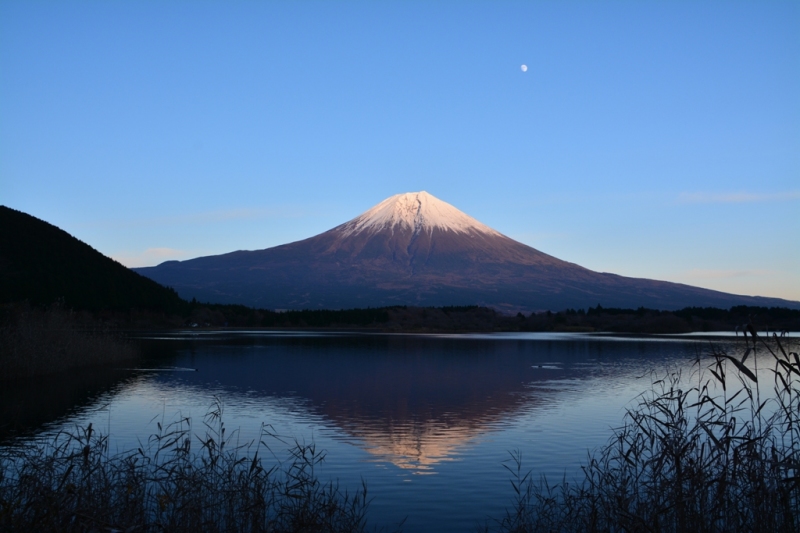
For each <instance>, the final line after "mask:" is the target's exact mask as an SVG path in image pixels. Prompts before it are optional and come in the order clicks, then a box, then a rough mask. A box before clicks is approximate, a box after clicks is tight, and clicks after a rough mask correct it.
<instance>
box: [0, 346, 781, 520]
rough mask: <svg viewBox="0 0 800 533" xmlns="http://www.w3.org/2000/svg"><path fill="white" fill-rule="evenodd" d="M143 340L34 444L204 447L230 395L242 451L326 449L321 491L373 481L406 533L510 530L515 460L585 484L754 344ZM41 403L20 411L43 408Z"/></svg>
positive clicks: (232, 426) (230, 423)
mask: <svg viewBox="0 0 800 533" xmlns="http://www.w3.org/2000/svg"><path fill="white" fill-rule="evenodd" d="M140 342H141V343H142V344H143V346H145V348H146V349H147V350H148V351H149V352H151V353H154V354H155V353H157V354H158V357H157V358H155V357H154V358H153V359H152V360H148V361H147V362H145V363H144V364H143V365H142V368H141V369H138V370H131V371H128V372H125V373H122V374H118V375H117V376H116V377H115V378H114V379H112V380H111V381H108V380H106V381H104V382H103V383H106V385H104V386H89V385H83V384H82V385H80V386H81V387H82V388H81V390H82V391H83V390H85V391H88V392H86V393H85V394H84V395H83V396H81V395H80V394H74V393H73V394H72V396H69V399H67V400H61V401H64V402H67V404H65V405H68V406H69V407H68V408H65V409H64V410H63V412H61V413H55V414H53V413H50V414H42V413H39V414H37V416H39V418H37V419H36V420H35V421H34V422H29V423H30V424H34V425H35V430H34V434H35V435H37V436H46V435H50V434H52V433H54V432H56V431H58V430H60V429H64V428H67V429H70V428H74V427H75V426H76V425H78V426H85V425H86V424H88V423H89V422H92V423H93V424H94V426H95V427H96V428H98V429H100V430H101V431H103V432H106V433H108V434H110V447H111V451H112V452H113V451H122V450H128V449H133V448H136V447H138V446H139V445H140V443H142V442H145V441H146V440H147V438H148V436H149V435H151V434H153V433H155V432H156V424H157V423H161V424H162V425H164V424H167V423H170V422H173V421H176V420H179V419H180V418H181V417H190V418H191V419H192V424H193V427H194V430H195V433H201V434H202V432H203V426H202V420H203V415H204V414H205V413H206V412H207V411H208V409H209V407H210V406H211V405H212V403H213V401H214V398H215V397H218V398H219V399H220V400H221V401H222V403H223V405H224V422H225V425H226V428H227V431H228V432H229V434H230V432H236V434H235V439H237V441H238V442H239V443H247V442H250V441H253V440H256V441H257V440H258V438H259V435H260V432H261V430H262V424H268V425H269V426H270V431H272V432H274V433H276V434H278V435H282V436H284V437H286V438H285V439H284V441H285V442H286V443H287V444H283V443H281V442H280V441H278V440H271V441H270V446H271V447H272V448H273V450H274V451H275V452H276V454H277V455H278V456H281V455H282V453H283V451H284V450H285V449H286V448H288V446H289V444H290V443H291V442H292V441H293V439H297V440H298V441H301V442H306V443H309V442H312V441H313V442H314V443H315V444H316V446H317V448H319V449H324V450H325V451H326V452H327V456H326V459H325V461H324V462H323V463H322V465H321V467H320V469H319V470H318V474H319V475H320V477H321V478H322V479H324V480H327V479H338V480H339V482H340V484H341V486H342V487H349V488H352V489H353V490H355V489H357V488H358V487H359V486H360V483H361V480H362V479H363V480H364V481H366V483H367V487H368V489H369V494H370V496H371V497H372V498H374V499H373V500H372V504H371V506H370V511H369V521H370V524H371V525H375V526H379V527H385V528H386V529H387V530H391V529H392V527H393V526H394V525H395V524H397V523H399V522H401V521H402V520H403V519H404V518H405V519H406V522H405V524H404V526H403V530H404V531H407V532H412V533H413V532H429V531H430V532H434V531H435V532H447V531H453V532H455V531H472V530H474V529H475V526H476V525H478V524H481V523H483V522H484V521H485V520H486V519H487V518H489V517H494V518H500V517H501V516H502V514H503V511H504V508H505V507H506V506H507V505H509V504H510V502H511V497H512V489H511V484H510V483H509V481H508V479H509V477H508V474H507V472H506V471H505V470H504V469H503V462H504V461H507V460H508V459H509V457H510V455H509V452H510V451H515V450H518V451H519V452H520V453H521V454H522V458H523V461H524V468H525V469H530V470H532V471H533V472H534V475H536V476H538V475H540V474H543V475H547V476H548V478H549V479H550V480H552V481H559V480H561V478H562V477H564V476H566V477H567V478H568V479H570V478H572V477H575V476H576V475H577V474H578V473H579V466H580V464H581V463H583V462H584V461H585V459H586V456H587V451H588V450H590V449H594V448H596V447H598V446H600V445H602V444H604V443H605V442H606V440H607V439H608V438H609V436H610V435H611V432H610V428H612V427H616V426H619V425H620V423H621V422H622V418H623V414H624V411H625V408H626V407H628V406H631V405H632V402H633V401H634V400H635V398H636V397H637V395H639V394H640V393H642V392H643V391H645V390H647V389H649V387H650V384H651V383H652V381H653V380H654V379H656V378H660V377H663V376H664V375H665V373H666V372H668V371H676V370H679V371H681V372H683V374H684V375H685V376H687V377H688V376H689V375H690V374H691V373H692V370H693V366H692V364H693V362H694V361H695V360H696V358H697V356H698V354H701V355H703V356H704V357H707V356H708V354H709V352H710V346H709V345H710V344H711V343H716V344H718V345H721V346H722V347H725V348H726V349H728V350H729V352H730V353H737V350H739V349H740V348H741V347H743V345H741V342H742V341H741V339H736V338H730V337H728V338H696V337H680V336H673V337H653V336H647V337H643V336H639V337H635V336H614V335H587V334H535V333H529V334H471V335H468V334H464V335H398V334H358V333H307V332H264V331H244V332H235V333H231V332H200V333H196V332H179V333H174V334H163V333H162V334H158V335H145V336H142V338H141V339H140ZM708 364H710V362H704V364H703V365H702V366H707V365H708ZM760 366H763V367H764V368H766V367H767V366H768V360H766V359H765V362H764V363H763V365H762V364H760ZM654 376H655V377H654ZM82 379H86V378H85V376H84V377H83V378H82ZM61 380H62V381H63V380H64V378H61ZM75 382H76V383H78V382H79V380H77V379H76V381H75ZM81 383H82V382H81ZM52 389H53V390H56V389H57V387H55V386H53V387H52ZM53 394H55V393H53ZM22 396H23V393H22V392H20V391H18V392H16V393H15V392H13V391H11V392H9V391H6V392H5V393H4V397H3V398H0V399H2V400H3V401H4V402H5V403H8V402H12V404H13V402H14V401H17V398H20V397H22ZM40 396H41V397H42V398H43V400H42V401H45V400H46V399H47V398H48V396H47V395H46V394H41V395H40ZM62 396H63V394H62ZM19 401H22V400H19ZM26 401H28V402H29V403H27V404H25V406H26V407H19V408H18V409H17V410H18V411H19V410H28V411H31V412H33V411H35V409H32V408H31V407H30V406H31V405H33V404H31V403H30V402H31V400H26ZM37 413H38V411H37ZM4 416H5V415H4ZM48 417H49V418H48ZM22 425H24V424H22ZM26 438H30V437H29V436H28V437H26Z"/></svg>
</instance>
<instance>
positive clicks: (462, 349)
mask: <svg viewBox="0 0 800 533" xmlns="http://www.w3.org/2000/svg"><path fill="white" fill-rule="evenodd" d="M239 342H240V343H245V344H246V343H252V344H255V345H254V346H251V347H243V346H237V347H230V346H228V347H224V346H219V345H214V344H215V343H208V344H203V343H198V344H195V345H194V347H193V352H194V353H193V354H192V355H188V354H187V352H183V354H182V355H181V356H179V358H178V359H177V360H176V362H175V364H177V365H178V366H189V367H196V368H198V372H196V373H185V374H180V375H175V374H172V375H169V376H167V375H165V376H164V377H165V378H166V379H180V380H181V381H184V382H186V383H187V384H191V383H193V382H194V383H196V384H197V385H201V384H205V383H208V381H209V380H214V381H216V382H217V384H215V386H222V387H223V388H224V389H225V390H226V391H231V392H233V391H239V392H237V393H235V394H239V393H241V394H244V395H245V396H246V397H247V400H246V401H247V402H258V399H257V398H258V397H259V396H273V397H274V396H277V397H284V398H286V397H290V398H294V399H295V401H293V402H291V403H292V405H293V406H294V409H298V410H300V411H301V416H302V411H306V412H307V413H309V414H312V415H317V416H322V417H323V418H324V419H327V420H329V421H330V422H331V423H332V424H333V425H334V426H336V427H337V428H339V429H341V430H342V431H344V432H345V433H346V434H348V435H350V436H352V437H354V438H355V439H357V440H358V441H359V444H358V445H359V446H361V447H363V448H364V449H365V450H367V451H368V452H369V453H371V454H373V455H374V456H375V458H376V460H379V461H388V462H391V463H393V464H395V465H396V466H398V467H400V468H404V469H411V470H413V471H415V472H419V473H422V472H425V471H429V470H430V469H431V467H432V466H433V465H435V464H437V463H439V462H441V461H444V460H448V459H450V458H452V457H453V456H454V455H456V454H457V453H458V450H459V448H461V447H463V446H464V445H465V444H467V443H469V442H470V441H472V440H474V439H475V438H477V437H480V436H481V435H483V434H486V433H487V432H490V431H493V430H494V429H499V428H502V427H503V426H504V424H506V422H507V421H508V420H509V418H513V417H515V416H518V415H520V414H522V413H524V412H527V411H528V410H529V409H531V408H536V407H537V406H541V405H544V404H546V403H549V402H552V401H555V400H556V396H554V394H557V392H555V391H549V392H547V393H543V392H542V390H541V389H539V388H538V387H537V391H536V393H532V389H531V387H532V386H535V385H537V384H544V383H545V382H547V381H549V380H553V379H559V380H562V379H565V378H570V377H576V376H577V374H576V370H575V369H574V368H572V369H571V367H570V366H569V365H567V366H565V365H563V364H561V363H559V364H556V365H546V364H544V365H543V367H542V368H540V367H539V365H542V364H543V363H546V362H549V361H551V359H552V358H554V357H555V358H559V357H562V358H563V355H564V354H565V353H567V354H569V353H570V351H571V352H572V353H574V354H576V355H580V356H581V357H582V358H585V355H586V350H587V348H586V346H585V343H565V342H563V341H559V342H557V343H553V345H548V344H547V343H540V344H538V345H537V348H536V351H533V350H532V348H531V343H529V342H527V343H526V342H518V341H514V340H509V341H503V342H498V341H497V340H492V341H483V340H480V339H465V338H464V337H460V338H442V337H413V336H390V335H387V336H364V337H340V338H337V337H331V336H325V337H319V338H313V337H311V338H309V337H298V338H276V337H271V338H270V337H259V338H254V339H250V340H240V341H239ZM554 344H557V345H558V347H557V349H556V347H555V346H554ZM548 346H549V347H548ZM550 348H552V351H548V350H550ZM631 349H633V347H631ZM565 350H566V351H565ZM226 352H229V353H226ZM201 386H203V385H201Z"/></svg>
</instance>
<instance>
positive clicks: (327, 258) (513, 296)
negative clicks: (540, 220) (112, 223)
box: [134, 191, 800, 311]
mask: <svg viewBox="0 0 800 533" xmlns="http://www.w3.org/2000/svg"><path fill="white" fill-rule="evenodd" d="M134 270H135V271H137V272H139V273H140V274H142V275H144V276H147V277H149V278H151V279H153V280H155V281H157V282H159V283H161V284H162V285H167V286H169V287H173V288H175V289H176V290H177V291H178V293H179V294H180V295H181V296H182V297H184V298H187V299H191V298H192V297H196V298H197V299H198V300H200V301H210V302H221V303H237V304H244V305H248V306H255V307H261V308H268V309H320V308H322V309H346V308H353V307H380V306H389V305H422V306H442V305H474V304H479V305H484V306H488V307H495V308H498V309H512V310H515V311H516V310H529V311H530V310H543V309H551V310H558V309H565V308H568V307H575V308H587V307H590V306H595V305H597V304H598V303H600V304H602V305H603V306H604V307H625V308H637V307H640V306H644V307H648V308H653V309H680V308H683V307H688V306H699V307H709V306H710V307H724V308H728V307H731V306H732V305H760V306H788V307H797V306H798V305H800V303H798V302H790V301H787V300H781V299H777V298H761V297H753V296H738V295H733V294H726V293H723V292H718V291H712V290H708V289H701V288H698V287H691V286H689V285H682V284H679V283H669V282H665V281H656V280H650V279H639V278H628V277H624V276H618V275H615V274H609V273H601V272H594V271H592V270H589V269H587V268H583V267H581V266H579V265H576V264H574V263H569V262H567V261H562V260H560V259H558V258H555V257H553V256H551V255H548V254H546V253H543V252H540V251H539V250H536V249H534V248H531V247H530V246H527V245H525V244H522V243H520V242H517V241H515V240H513V239H510V238H508V237H506V236H505V235H502V234H501V233H499V232H497V231H495V230H493V229H492V228H490V227H488V226H486V225H485V224H482V223H480V222H478V221H477V220H475V219H474V218H472V217H470V216H468V215H467V214H465V213H463V212H461V211H459V210H458V209H456V208H455V207H453V206H452V205H450V204H448V203H446V202H443V201H441V200H439V199H438V198H435V197H434V196H432V195H430V194H428V193H426V192H424V191H423V192H415V193H405V194H398V195H395V196H392V197H391V198H387V199H386V200H384V201H383V202H381V203H379V204H378V205H376V206H374V207H373V208H372V209H369V210H368V211H366V212H364V213H363V214H361V215H360V216H358V217H356V218H354V219H352V220H350V221H349V222H346V223H344V224H341V225H339V226H337V227H335V228H333V229H331V230H328V231H326V232H324V233H321V234H319V235H316V236H314V237H310V238H308V239H305V240H302V241H297V242H293V243H289V244H284V245H281V246H275V247H273V248H267V249H265V250H255V251H237V252H231V253H228V254H223V255H215V256H208V257H198V258H196V259H191V260H187V261H167V262H165V263H162V264H160V265H158V266H154V267H147V268H136V269H134Z"/></svg>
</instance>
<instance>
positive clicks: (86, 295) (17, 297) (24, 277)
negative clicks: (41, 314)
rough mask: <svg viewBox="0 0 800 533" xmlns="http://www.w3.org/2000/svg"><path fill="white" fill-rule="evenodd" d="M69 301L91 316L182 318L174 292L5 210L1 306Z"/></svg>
mask: <svg viewBox="0 0 800 533" xmlns="http://www.w3.org/2000/svg"><path fill="white" fill-rule="evenodd" d="M23 300H27V301H29V302H30V303H31V304H35V305H49V304H52V303H54V302H56V301H63V303H64V305H66V306H67V307H71V308H74V309H85V310H88V311H100V310H117V311H122V310H129V309H143V310H145V309H147V310H153V311H164V312H167V313H177V312H179V311H180V310H181V308H182V306H185V304H186V303H185V302H183V301H182V300H181V299H180V298H179V297H178V295H177V293H176V292H175V291H173V290H172V289H169V288H166V287H164V286H162V285H159V284H158V283H156V282H155V281H153V280H151V279H148V278H145V277H144V276H141V275H139V274H137V273H136V272H133V271H132V270H129V269H128V268H126V267H124V266H123V265H121V264H119V263H117V262H116V261H114V260H113V259H110V258H108V257H106V256H104V255H103V254H101V253H100V252H98V251H97V250H95V249H94V248H92V247H91V246H89V245H88V244H86V243H84V242H81V241H79V240H78V239H76V238H75V237H73V236H71V235H70V234H68V233H67V232H65V231H63V230H61V229H59V228H57V227H55V226H53V225H52V224H48V223H47V222H44V221H42V220H39V219H38V218H36V217H33V216H31V215H27V214H25V213H22V212H20V211H16V210H14V209H10V208H8V207H5V206H0V304H2V303H10V302H19V301H23Z"/></svg>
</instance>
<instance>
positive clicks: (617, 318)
mask: <svg viewBox="0 0 800 533" xmlns="http://www.w3.org/2000/svg"><path fill="white" fill-rule="evenodd" d="M190 308H191V312H190V314H189V318H188V319H187V321H186V322H185V325H186V326H190V327H225V326H228V327H267V328H347V327H358V328H371V329H376V330H386V331H431V332H435V331H616V332H633V333H637V332H638V333H684V332H690V331H726V330H731V331H732V330H734V329H735V328H736V327H740V328H741V327H742V326H744V325H747V324H752V325H753V326H755V327H756V328H757V329H759V330H765V329H769V330H795V331H796V330H800V310H794V309H787V308H780V307H769V308H768V307H753V306H735V307H731V308H730V309H717V308H712V307H687V308H684V309H681V310H678V311H660V310H657V309H646V308H644V307H640V308H638V309H619V308H604V307H602V306H600V305H598V306H597V307H590V308H588V309H586V310H584V309H578V310H575V309H566V310H563V311H559V312H551V311H544V312H540V313H531V314H529V315H525V314H522V313H518V314H517V315H516V316H508V315H505V314H502V313H499V312H497V311H495V310H494V309H490V308H487V307H481V306H477V305H472V306H446V307H413V306H392V307H380V308H365V309H344V310H329V309H325V310H308V309H306V310H301V311H297V310H293V311H284V312H278V311H271V310H266V309H253V308H249V307H245V306H241V305H222V304H201V303H198V302H196V301H192V302H190Z"/></svg>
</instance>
